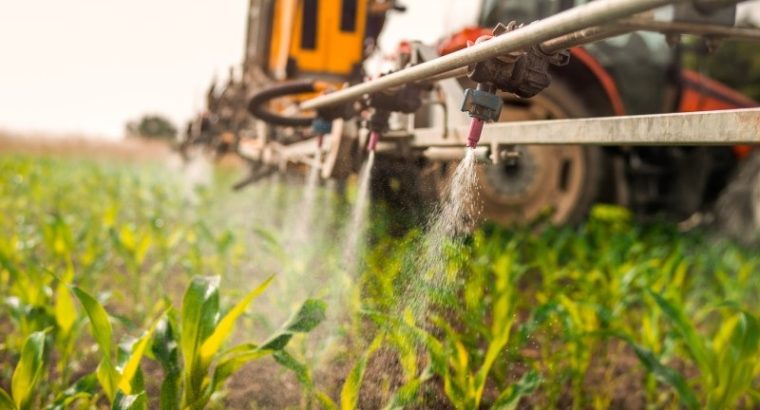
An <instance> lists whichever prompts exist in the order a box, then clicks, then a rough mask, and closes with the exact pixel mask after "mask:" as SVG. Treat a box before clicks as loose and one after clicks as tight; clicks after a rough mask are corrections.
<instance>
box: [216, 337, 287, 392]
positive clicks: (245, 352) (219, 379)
mask: <svg viewBox="0 0 760 410" xmlns="http://www.w3.org/2000/svg"><path fill="white" fill-rule="evenodd" d="M271 353H272V352H271V351H269V350H261V349H259V348H258V347H255V346H253V347H250V348H246V349H241V348H236V349H235V352H234V353H228V354H225V355H224V358H222V359H220V360H219V362H218V363H217V365H216V367H215V368H214V373H213V375H212V377H211V383H210V384H209V388H208V391H207V392H206V394H205V396H204V397H206V398H210V397H211V394H213V393H214V392H215V391H217V390H219V389H220V388H221V387H222V385H223V384H224V382H226V381H227V379H229V378H230V376H232V375H233V374H234V373H235V372H236V371H238V370H239V369H240V368H241V367H243V366H244V365H245V364H247V363H248V362H251V361H253V360H257V359H260V358H262V357H265V356H268V355H270V354H271Z"/></svg>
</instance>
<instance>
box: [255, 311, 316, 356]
mask: <svg viewBox="0 0 760 410" xmlns="http://www.w3.org/2000/svg"><path fill="white" fill-rule="evenodd" d="M326 309H327V304H326V303H325V302H323V301H321V300H314V299H309V300H307V301H306V302H304V304H303V305H302V306H301V308H300V309H298V312H296V314H295V315H293V316H292V317H291V318H290V319H289V320H288V321H287V322H286V323H285V325H283V327H282V328H281V329H280V330H279V331H278V332H276V333H275V334H274V335H272V336H271V337H270V338H269V339H268V340H267V341H266V342H264V345H263V346H261V349H263V350H282V349H284V348H285V346H287V345H288V342H290V339H291V338H292V337H293V335H294V334H296V333H306V332H310V331H311V330H312V329H314V328H315V327H317V325H319V324H320V323H321V322H322V321H323V320H325V310H326Z"/></svg>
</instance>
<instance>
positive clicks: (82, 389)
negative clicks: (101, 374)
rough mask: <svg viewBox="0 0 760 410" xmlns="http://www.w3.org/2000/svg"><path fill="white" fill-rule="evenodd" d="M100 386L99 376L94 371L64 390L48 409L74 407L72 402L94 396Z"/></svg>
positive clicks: (55, 409)
mask: <svg viewBox="0 0 760 410" xmlns="http://www.w3.org/2000/svg"><path fill="white" fill-rule="evenodd" d="M97 387H98V378H97V376H96V375H95V374H94V373H90V374H88V375H86V376H83V377H82V378H80V379H79V380H77V381H76V383H74V384H73V385H72V386H71V387H69V388H68V389H66V390H64V391H63V393H61V394H60V395H59V396H58V397H56V398H55V401H54V402H53V404H52V405H50V406H49V407H48V408H47V410H65V409H70V408H72V406H71V404H72V403H74V402H75V401H77V400H79V399H85V398H90V397H92V396H93V395H94V394H95V392H96V390H97Z"/></svg>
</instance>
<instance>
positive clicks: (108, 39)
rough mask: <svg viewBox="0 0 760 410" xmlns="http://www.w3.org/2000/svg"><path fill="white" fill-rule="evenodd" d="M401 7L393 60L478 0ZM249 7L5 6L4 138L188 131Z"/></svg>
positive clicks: (234, 55)
mask: <svg viewBox="0 0 760 410" xmlns="http://www.w3.org/2000/svg"><path fill="white" fill-rule="evenodd" d="M402 3H403V4H405V5H406V6H407V7H408V11H407V12H406V13H403V14H401V13H394V14H393V16H392V17H391V18H390V20H389V22H388V25H387V26H386V30H385V33H384V34H383V37H381V40H380V41H381V46H382V47H383V49H384V50H386V51H388V52H390V51H391V50H393V49H394V48H395V46H396V44H398V42H399V41H400V40H401V39H403V38H409V39H418V40H422V41H424V42H428V43H431V42H435V41H436V40H438V39H439V38H441V37H442V36H443V35H444V34H445V33H446V32H454V31H456V30H458V29H460V28H461V27H463V26H465V25H467V24H471V23H473V22H474V21H475V16H476V15H477V13H478V10H477V7H473V4H474V3H475V1H474V0H405V1H402ZM247 4H248V1H247V0H223V1H209V0H128V1H127V0H121V1H114V0H111V1H103V0H4V1H0V129H4V130H10V131H16V132H26V133H45V134H58V135H72V134H75V135H84V136H91V137H103V138H112V139H115V138H120V137H121V136H122V135H123V131H124V125H125V123H126V122H127V121H128V120H131V119H135V118H139V117H140V116H142V115H143V114H147V113H156V114H162V115H165V116H167V117H168V118H170V119H171V120H172V121H173V122H174V123H175V124H178V125H179V124H183V123H184V122H185V121H186V120H187V119H188V118H190V117H191V116H192V115H193V113H195V112H197V111H198V110H200V109H201V108H202V105H203V102H204V93H205V90H206V89H207V87H208V85H209V83H210V81H211V79H212V78H213V77H214V76H215V75H216V76H217V78H219V79H220V80H223V79H225V78H226V77H227V71H228V69H229V67H230V66H233V65H239V63H240V62H241V59H242V56H243V46H244V41H245V24H246V13H247ZM755 4H758V5H760V1H755ZM758 8H760V7H758ZM754 12H755V15H754V18H755V19H756V22H758V23H760V10H758V9H755V10H754Z"/></svg>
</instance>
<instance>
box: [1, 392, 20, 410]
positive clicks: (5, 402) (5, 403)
mask: <svg viewBox="0 0 760 410" xmlns="http://www.w3.org/2000/svg"><path fill="white" fill-rule="evenodd" d="M0 410H16V403H14V402H13V399H12V398H11V396H9V395H8V393H7V392H6V391H5V390H3V389H2V388H0Z"/></svg>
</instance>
